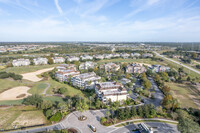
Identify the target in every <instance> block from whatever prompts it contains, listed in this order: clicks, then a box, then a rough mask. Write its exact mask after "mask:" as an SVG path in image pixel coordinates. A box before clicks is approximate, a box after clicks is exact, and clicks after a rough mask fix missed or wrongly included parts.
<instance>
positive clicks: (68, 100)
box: [67, 98, 72, 109]
mask: <svg viewBox="0 0 200 133" xmlns="http://www.w3.org/2000/svg"><path fill="white" fill-rule="evenodd" d="M67 106H68V108H69V109H71V108H72V100H71V99H70V98H69V99H67Z"/></svg>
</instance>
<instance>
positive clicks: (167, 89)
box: [162, 85, 171, 95]
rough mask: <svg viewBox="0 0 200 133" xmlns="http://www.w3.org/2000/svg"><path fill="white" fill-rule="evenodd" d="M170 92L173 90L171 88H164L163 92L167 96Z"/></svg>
mask: <svg viewBox="0 0 200 133" xmlns="http://www.w3.org/2000/svg"><path fill="white" fill-rule="evenodd" d="M170 90H171V88H170V87H169V86H166V85H165V86H163V87H162V91H163V93H164V94H165V95H168V94H169V92H170Z"/></svg>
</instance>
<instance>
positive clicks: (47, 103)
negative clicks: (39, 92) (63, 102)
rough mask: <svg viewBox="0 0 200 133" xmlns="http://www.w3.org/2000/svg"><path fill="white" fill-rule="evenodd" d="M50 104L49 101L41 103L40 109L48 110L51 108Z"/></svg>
mask: <svg viewBox="0 0 200 133" xmlns="http://www.w3.org/2000/svg"><path fill="white" fill-rule="evenodd" d="M52 105H53V104H52V102H51V101H43V102H42V103H41V105H40V108H41V109H49V108H51V107H52Z"/></svg>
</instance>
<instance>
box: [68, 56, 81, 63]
mask: <svg viewBox="0 0 200 133" xmlns="http://www.w3.org/2000/svg"><path fill="white" fill-rule="evenodd" d="M79 60H80V58H79V57H76V56H69V57H67V61H69V62H72V61H79Z"/></svg>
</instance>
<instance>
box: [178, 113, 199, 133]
mask: <svg viewBox="0 0 200 133" xmlns="http://www.w3.org/2000/svg"><path fill="white" fill-rule="evenodd" d="M177 113H178V121H179V123H178V125H177V127H178V130H179V131H180V132H182V133H197V132H199V131H200V126H199V124H198V123H196V122H195V121H194V120H193V118H192V117H191V116H190V115H189V114H188V113H187V112H186V111H184V110H178V111H177Z"/></svg>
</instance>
